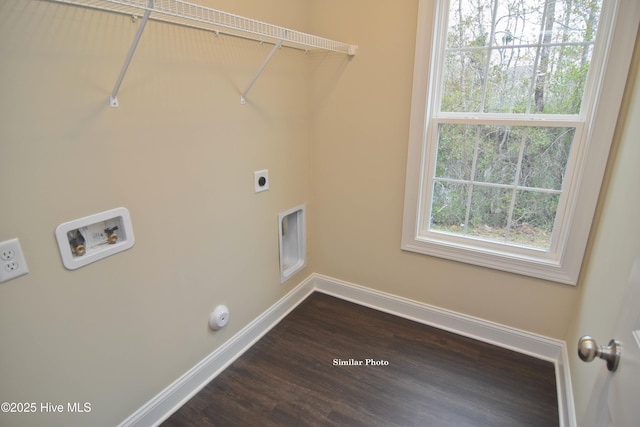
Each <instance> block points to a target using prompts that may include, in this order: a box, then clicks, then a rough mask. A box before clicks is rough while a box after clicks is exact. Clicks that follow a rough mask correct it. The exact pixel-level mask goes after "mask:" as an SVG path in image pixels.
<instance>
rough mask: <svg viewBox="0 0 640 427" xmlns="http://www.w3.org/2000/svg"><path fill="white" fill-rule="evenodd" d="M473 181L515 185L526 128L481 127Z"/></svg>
mask: <svg viewBox="0 0 640 427" xmlns="http://www.w3.org/2000/svg"><path fill="white" fill-rule="evenodd" d="M481 129H482V131H481V138H480V143H479V145H478V160H477V162H476V176H475V180H476V181H480V182H489V183H493V184H510V185H513V184H515V180H516V173H517V168H518V158H519V154H520V146H521V143H522V138H523V133H525V132H526V128H522V127H513V128H511V127H505V126H481Z"/></svg>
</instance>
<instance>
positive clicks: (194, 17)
mask: <svg viewBox="0 0 640 427" xmlns="http://www.w3.org/2000/svg"><path fill="white" fill-rule="evenodd" d="M49 1H53V2H56V3H65V4H70V5H76V6H82V7H88V8H91V9H99V10H106V11H110V12H116V13H121V14H126V15H131V16H133V17H134V18H137V17H138V16H139V15H142V20H141V22H140V24H139V26H138V30H137V32H136V35H135V37H134V40H133V43H132V45H131V47H130V48H129V52H128V54H127V57H126V59H125V61H124V64H123V66H122V69H121V71H120V75H119V76H118V79H117V80H116V84H115V86H114V88H113V91H111V95H110V96H109V105H111V106H112V107H118V106H119V103H118V91H119V90H120V85H121V84H122V81H123V80H124V77H125V75H126V73H127V69H128V67H129V64H130V63H131V59H132V58H133V55H134V53H135V50H136V47H137V46H138V42H139V41H140V38H141V37H142V33H143V32H144V29H145V26H146V24H147V21H148V20H149V19H152V20H156V21H163V22H170V23H174V24H178V25H184V26H187V27H192V28H198V29H204V30H208V31H213V32H215V33H216V34H219V33H223V34H228V35H232V36H235V37H242V38H246V39H251V40H257V41H260V42H272V43H273V44H274V46H273V49H272V50H271V52H270V53H269V55H268V56H267V58H266V60H265V61H264V62H263V63H262V65H261V66H260V68H259V69H258V71H257V73H256V74H255V75H254V77H253V79H251V81H250V82H249V84H248V85H247V87H246V89H245V90H244V91H243V92H242V94H241V95H240V102H241V103H242V104H246V96H247V93H248V92H249V90H250V89H251V87H252V86H253V84H254V83H255V82H256V80H257V79H258V77H259V76H260V74H261V73H262V71H263V70H264V68H265V67H266V65H267V63H268V62H269V61H270V60H271V58H272V56H273V55H274V54H275V52H276V50H278V49H279V48H280V47H281V46H288V47H293V48H296V49H303V50H305V51H308V50H315V49H320V50H328V51H334V52H339V53H344V54H347V55H349V56H353V55H355V53H356V49H357V46H356V45H351V44H347V43H341V42H337V41H335V40H330V39H326V38H324V37H318V36H314V35H311V34H307V33H302V32H300V31H296V30H291V29H289V28H285V27H280V26H278V25H272V24H268V23H266V22H262V21H257V20H255V19H251V18H245V17H244V16H239V15H234V14H233V13H227V12H222V11H220V10H216V9H211V8H209V7H205V6H201V5H199V4H194V3H188V2H186V1H183V0H49Z"/></svg>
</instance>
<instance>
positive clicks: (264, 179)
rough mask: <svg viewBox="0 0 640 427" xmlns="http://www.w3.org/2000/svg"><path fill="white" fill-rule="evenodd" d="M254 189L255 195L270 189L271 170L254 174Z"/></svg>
mask: <svg viewBox="0 0 640 427" xmlns="http://www.w3.org/2000/svg"><path fill="white" fill-rule="evenodd" d="M253 189H254V192H255V193H260V192H261V191H267V190H268V189H269V170H268V169H264V170H261V171H255V172H254V173H253Z"/></svg>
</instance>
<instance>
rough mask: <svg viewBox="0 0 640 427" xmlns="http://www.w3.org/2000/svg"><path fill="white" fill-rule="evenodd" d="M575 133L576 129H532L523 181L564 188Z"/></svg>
mask: <svg viewBox="0 0 640 427" xmlns="http://www.w3.org/2000/svg"><path fill="white" fill-rule="evenodd" d="M574 134H575V128H560V127H557V128H544V127H538V128H535V127H532V128H529V129H528V133H527V142H526V144H525V147H524V153H523V157H522V165H521V170H520V183H519V184H520V185H521V186H523V187H533V188H546V189H553V190H561V189H562V183H563V181H564V175H565V171H566V167H567V162H568V160H569V152H570V150H571V144H572V142H573V136H574Z"/></svg>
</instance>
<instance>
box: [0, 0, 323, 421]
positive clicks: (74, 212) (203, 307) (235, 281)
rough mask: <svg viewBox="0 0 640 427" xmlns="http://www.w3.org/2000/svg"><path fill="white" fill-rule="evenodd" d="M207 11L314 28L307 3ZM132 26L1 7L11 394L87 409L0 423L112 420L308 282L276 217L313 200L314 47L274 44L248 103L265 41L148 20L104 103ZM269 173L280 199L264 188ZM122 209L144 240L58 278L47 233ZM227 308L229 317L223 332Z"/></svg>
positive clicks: (49, 9) (58, 8)
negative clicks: (286, 272)
mask: <svg viewBox="0 0 640 427" xmlns="http://www.w3.org/2000/svg"><path fill="white" fill-rule="evenodd" d="M200 3H201V4H209V5H211V6H215V7H219V8H221V9H223V10H224V9H226V10H229V11H230V12H235V13H244V14H248V15H249V16H252V17H255V18H256V19H261V20H265V21H270V22H273V23H276V24H280V25H286V26H294V25H295V26H296V27H300V26H302V27H304V26H305V25H306V24H305V23H306V21H307V5H306V2H301V1H299V0H271V1H269V2H268V6H269V7H266V5H258V4H257V3H261V2H253V1H248V0H247V1H242V2H239V1H218V2H215V1H209V2H205V1H202V0H200ZM138 22H139V20H138ZM136 29H137V23H136V24H134V23H132V22H131V19H130V18H129V17H127V16H118V15H114V14H108V13H103V12H96V11H91V10H88V9H83V8H78V7H72V6H65V5H59V4H53V3H50V2H46V1H39V0H38V1H36V0H3V1H1V2H0V40H2V42H1V43H0V58H1V59H0V183H2V185H0V206H2V212H1V213H0V219H1V221H0V241H1V240H5V239H9V238H13V237H18V238H20V241H21V243H22V247H23V249H24V252H25V255H26V258H27V262H28V265H29V269H30V273H29V274H28V275H27V276H24V277H21V278H18V279H16V280H12V281H9V282H6V283H2V284H0V401H15V402H52V403H56V404H57V403H62V404H64V405H65V406H66V402H76V401H78V402H85V401H86V402H90V403H91V404H92V411H91V413H90V414H86V415H75V416H74V415H56V416H55V418H52V417H48V418H46V419H45V416H43V415H20V416H9V415H6V414H0V425H2V426H26V425H34V426H35V425H47V426H50V425H53V424H52V421H53V422H54V424H57V425H66V426H72V425H82V426H87V425H91V426H101V425H102V426H112V425H115V424H117V423H119V422H120V421H122V420H123V419H124V418H126V417H127V416H129V415H130V414H131V413H133V412H134V411H135V410H136V409H138V408H139V407H140V406H141V405H143V404H144V403H145V402H147V401H148V400H149V399H150V398H152V397H153V396H154V395H155V394H157V393H159V392H160V391H161V390H162V389H163V388H164V387H166V386H167V385H169V384H170V383H171V382H173V381H174V380H175V379H177V378H178V377H179V376H180V375H182V374H183V373H185V372H186V371H187V370H188V369H190V368H192V367H193V366H194V365H195V364H196V363H197V362H199V361H200V360H202V359H203V358H204V357H206V356H207V355H208V354H210V353H211V352H212V351H213V350H214V349H215V348H216V347H218V346H219V345H220V344H221V343H223V342H224V341H225V340H227V339H229V338H230V337H231V336H232V335H233V334H234V333H236V332H238V331H239V330H240V329H241V328H242V327H244V326H246V325H247V323H249V322H250V321H251V320H253V319H254V318H255V317H257V316H258V315H259V314H261V313H262V312H263V311H264V310H266V309H267V308H268V307H269V306H271V305H272V304H274V303H275V302H276V301H277V300H278V299H279V298H281V297H282V296H283V295H284V294H285V293H286V292H288V291H289V290H290V289H291V288H292V287H293V286H294V285H296V284H297V283H299V281H300V280H301V279H303V278H304V277H306V276H308V275H309V274H310V272H311V271H313V264H310V265H309V268H307V269H306V270H305V271H303V272H302V273H300V274H299V275H297V276H296V277H294V278H293V279H291V280H289V281H288V282H287V283H286V284H284V285H281V284H280V276H279V270H278V242H277V236H278V231H277V230H278V228H277V226H278V225H277V215H278V213H279V212H281V211H284V210H286V209H288V208H291V207H293V206H296V205H298V204H300V203H303V202H308V201H309V197H310V194H311V191H310V190H311V186H310V178H311V174H310V166H311V163H310V162H311V160H310V155H311V136H312V135H311V131H310V128H311V122H310V119H309V109H308V100H309V95H308V91H309V61H308V59H307V58H306V56H305V54H304V53H303V52H299V51H293V50H291V49H281V51H279V52H278V53H277V55H276V56H275V57H274V59H273V61H272V62H271V63H270V64H269V66H268V67H267V69H266V71H265V73H264V74H263V75H262V76H261V78H260V79H259V80H258V81H257V83H256V84H255V85H254V87H253V89H252V90H251V92H250V93H249V95H248V100H249V101H248V104H247V105H241V104H240V92H241V91H242V90H243V89H244V87H245V85H246V84H247V83H248V82H249V81H250V79H251V77H252V76H253V74H254V73H255V72H256V70H257V69H258V67H259V65H260V64H261V63H262V61H263V60H264V58H265V57H266V55H267V54H268V52H269V51H270V49H271V46H270V45H260V44H259V43H257V42H250V41H243V40H239V39H234V38H230V37H225V36H220V37H218V38H216V37H214V35H213V34H212V33H206V32H202V31H195V30H190V29H185V28H181V27H178V26H174V25H167V24H160V23H157V22H149V24H148V26H147V29H146V30H145V33H144V35H143V37H142V40H141V42H140V45H139V47H138V51H137V52H136V55H135V56H134V59H133V62H132V64H131V66H130V68H129V71H128V73H127V75H126V78H125V80H124V83H123V85H122V88H121V90H120V93H119V96H118V98H119V101H120V108H118V109H112V108H110V107H109V106H108V95H109V93H110V92H111V89H112V88H113V85H114V83H115V80H116V77H117V76H118V73H119V71H120V67H121V66H122V63H123V60H124V57H125V55H126V53H127V50H128V49H129V46H130V44H131V41H132V40H133V35H134V33H135V31H136ZM302 29H303V30H304V28H302ZM263 168H268V169H269V171H270V178H271V187H270V190H269V191H268V192H265V193H260V194H254V193H253V171H254V170H258V169H263ZM118 206H125V207H127V208H128V209H129V210H130V212H131V217H132V221H133V227H134V231H135V235H136V244H135V246H134V247H133V248H132V249H131V250H129V251H127V252H124V253H121V254H117V255H115V256H113V257H110V258H107V259H105V260H102V261H100V262H97V263H94V264H91V265H89V266H86V267H83V268H81V269H79V270H76V271H73V272H72V271H68V270H65V269H64V268H63V266H62V263H61V260H60V256H59V253H58V249H57V246H56V242H55V238H54V230H55V228H56V227H57V226H58V225H59V224H60V223H62V222H64V221H68V220H71V219H75V218H79V217H82V216H85V215H88V214H92V213H97V212H101V211H103V210H107V209H111V208H114V207H118ZM219 303H225V304H227V305H228V307H229V308H230V313H231V320H230V322H229V324H228V325H227V327H226V328H225V329H223V330H221V331H219V332H216V333H214V332H212V331H210V330H209V329H208V326H207V319H208V315H209V313H210V311H211V310H212V309H213V307H214V306H215V305H216V304H219ZM54 420H55V421H54Z"/></svg>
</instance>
